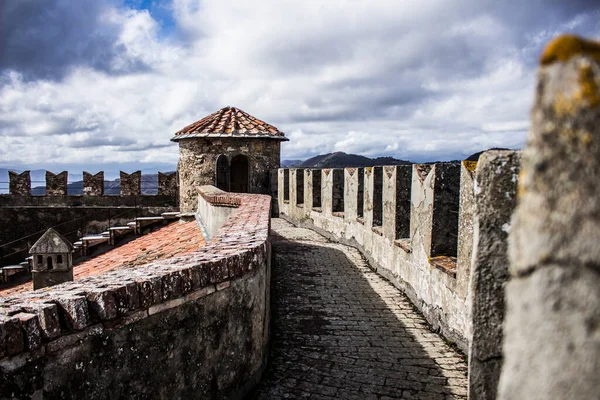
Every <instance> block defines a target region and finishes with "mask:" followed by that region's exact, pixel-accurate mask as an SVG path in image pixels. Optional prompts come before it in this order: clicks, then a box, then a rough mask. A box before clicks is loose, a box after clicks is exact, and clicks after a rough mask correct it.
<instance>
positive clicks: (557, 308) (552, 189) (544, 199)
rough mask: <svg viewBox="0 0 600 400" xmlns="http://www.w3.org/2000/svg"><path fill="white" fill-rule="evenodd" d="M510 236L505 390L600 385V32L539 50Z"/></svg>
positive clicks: (597, 388) (593, 391)
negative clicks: (597, 39)
mask: <svg viewBox="0 0 600 400" xmlns="http://www.w3.org/2000/svg"><path fill="white" fill-rule="evenodd" d="M541 63H542V65H541V67H540V70H539V74H538V84H537V86H536V87H537V90H536V99H535V103H534V107H533V110H532V125H531V129H530V130H529V135H528V144H527V147H526V148H525V150H524V151H523V166H522V171H521V180H520V182H519V192H518V197H519V198H518V206H517V209H516V211H515V214H514V216H513V220H512V229H511V233H510V240H509V253H510V261H511V263H510V269H509V272H510V280H509V282H508V284H507V286H506V292H505V293H506V301H507V306H506V318H505V324H504V345H503V346H504V347H503V350H504V351H503V352H504V365H503V367H502V375H501V379H500V384H499V388H500V390H499V395H498V398H500V399H575V400H580V399H581V400H583V399H591V398H598V395H599V393H600V379H599V376H598V372H599V371H600V311H599V310H600V268H599V266H600V262H599V260H600V186H599V185H598V183H599V182H600V42H595V43H593V42H589V41H585V40H582V39H579V38H576V37H573V36H563V37H559V38H557V39H555V40H554V41H553V42H552V43H551V44H549V45H548V47H547V48H546V50H545V51H544V53H543V54H542V57H541Z"/></svg>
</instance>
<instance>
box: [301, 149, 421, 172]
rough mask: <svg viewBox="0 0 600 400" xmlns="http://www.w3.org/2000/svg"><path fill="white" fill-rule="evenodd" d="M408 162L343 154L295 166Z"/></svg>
mask: <svg viewBox="0 0 600 400" xmlns="http://www.w3.org/2000/svg"><path fill="white" fill-rule="evenodd" d="M410 164H412V163H411V162H410V161H405V160H398V159H396V158H393V157H377V158H369V157H365V156H359V155H357V154H346V153H343V152H336V153H329V154H321V155H318V156H315V157H312V158H309V159H308V160H306V161H304V162H302V163H301V164H299V165H297V166H298V167H300V168H347V167H372V166H374V165H410Z"/></svg>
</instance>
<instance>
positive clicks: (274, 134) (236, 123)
mask: <svg viewBox="0 0 600 400" xmlns="http://www.w3.org/2000/svg"><path fill="white" fill-rule="evenodd" d="M194 137H256V138H270V139H277V140H288V139H287V138H286V137H285V134H284V133H283V132H281V131H280V130H279V129H277V128H275V127H274V126H273V125H269V124H267V123H266V122H264V121H261V120H259V119H258V118H255V117H253V116H252V115H250V114H248V113H247V112H245V111H242V110H240V109H239V108H235V107H225V108H222V109H220V110H219V111H217V112H215V113H213V114H210V115H208V116H206V117H204V118H202V119H201V120H199V121H196V122H194V123H193V124H190V125H188V126H186V127H185V128H183V129H182V130H180V131H179V132H177V133H175V136H173V137H172V138H171V140H173V141H178V140H181V139H187V138H194Z"/></svg>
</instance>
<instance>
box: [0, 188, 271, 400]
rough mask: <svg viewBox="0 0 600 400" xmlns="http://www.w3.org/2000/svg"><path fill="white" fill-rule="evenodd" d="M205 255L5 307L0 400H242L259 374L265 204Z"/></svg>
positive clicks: (245, 200) (265, 291)
mask: <svg viewBox="0 0 600 400" xmlns="http://www.w3.org/2000/svg"><path fill="white" fill-rule="evenodd" d="M221 200H222V201H223V203H222V204H226V205H228V206H236V205H237V208H236V211H235V213H234V214H232V215H231V216H230V217H229V218H227V220H226V221H225V223H224V224H223V226H222V227H221V228H220V229H219V230H218V231H216V233H215V235H214V237H213V239H212V241H211V242H210V243H208V244H207V245H206V246H205V247H203V248H202V250H201V251H198V252H197V253H192V254H188V255H185V256H181V257H175V258H171V259H167V260H161V261H159V262H156V263H152V264H148V265H145V266H143V267H137V268H127V269H120V270H116V271H113V272H110V273H107V274H103V275H99V276H94V277H90V278H86V279H81V280H78V281H75V282H70V283H66V284H62V285H58V286H54V287H51V288H48V289H44V290H38V291H34V292H30V293H27V294H23V295H20V296H17V297H12V298H3V299H0V371H1V373H0V396H1V397H2V398H11V397H18V398H42V397H43V398H92V399H104V398H106V399H108V398H240V397H241V396H243V394H244V393H245V392H246V391H247V390H248V389H249V388H250V387H251V386H252V385H253V383H255V382H256V381H257V380H258V379H259V377H260V374H261V373H262V369H263V367H264V364H265V359H266V348H267V341H268V323H269V282H270V242H269V236H268V235H269V212H270V201H271V199H270V197H269V196H263V195H229V196H227V197H226V198H223V199H221Z"/></svg>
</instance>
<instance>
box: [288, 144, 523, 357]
mask: <svg viewBox="0 0 600 400" xmlns="http://www.w3.org/2000/svg"><path fill="white" fill-rule="evenodd" d="M511 154H514V153H511ZM474 167H475V163H473V162H467V161H465V162H462V163H438V164H428V165H413V166H412V167H411V166H405V165H402V166H384V167H371V168H364V169H362V168H346V169H324V170H310V169H280V170H279V185H280V187H286V188H288V190H289V193H287V194H286V193H285V192H284V191H280V192H279V210H280V212H281V215H282V217H284V218H286V219H289V220H290V221H292V222H294V223H296V224H300V225H303V226H307V227H311V228H313V229H315V230H317V231H319V232H321V233H323V234H325V235H326V236H329V237H332V238H334V239H335V240H338V241H342V242H345V243H348V244H351V245H354V246H356V247H358V248H359V249H360V250H361V251H362V252H363V254H365V256H367V257H368V258H369V259H370V261H371V262H372V265H373V266H375V267H376V268H377V272H378V273H380V274H382V275H383V276H385V277H387V278H388V279H390V280H391V281H392V282H393V283H394V284H395V285H396V286H398V287H399V288H401V289H402V290H403V291H404V292H405V293H407V294H408V295H409V297H410V298H411V300H412V301H413V302H414V304H415V305H416V306H417V307H418V308H419V309H420V310H421V311H422V312H423V314H424V315H425V317H426V318H427V320H428V321H429V323H430V324H431V325H432V326H433V327H434V328H435V329H439V330H440V331H441V332H442V333H443V334H444V335H445V336H446V337H448V338H450V339H451V340H453V341H455V342H456V343H457V345H458V346H459V347H460V348H462V349H463V350H465V351H466V350H467V347H468V345H467V343H468V337H469V329H470V315H469V308H468V299H469V296H468V292H469V290H468V288H469V278H470V270H471V258H472V248H473V217H474V210H475V199H474V185H475V183H474V173H475V172H474V170H475V168H474ZM506 172H507V174H510V171H506ZM510 176H511V177H513V178H515V179H514V180H513V181H511V185H512V187H513V188H516V175H515V174H514V173H513V174H512V175H510ZM299 177H300V178H299ZM288 181H289V184H287V182H288ZM299 182H301V183H302V185H300V183H299ZM484 184H485V183H484ZM509 189H510V188H509ZM299 194H301V195H299ZM315 204H317V206H315ZM359 205H360V206H359ZM486 212H492V213H493V210H490V209H487V210H486ZM505 239H506V238H503V240H505Z"/></svg>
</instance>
